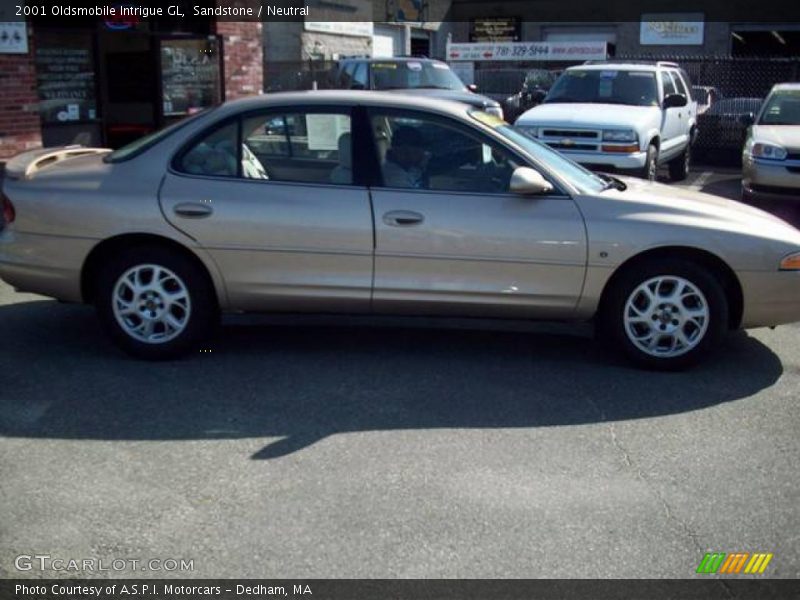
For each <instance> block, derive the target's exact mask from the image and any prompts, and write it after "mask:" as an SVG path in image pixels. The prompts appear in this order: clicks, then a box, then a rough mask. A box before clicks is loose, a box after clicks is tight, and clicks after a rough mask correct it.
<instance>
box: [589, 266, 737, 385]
mask: <svg viewBox="0 0 800 600" xmlns="http://www.w3.org/2000/svg"><path fill="white" fill-rule="evenodd" d="M597 325H598V330H600V331H601V333H602V334H603V337H604V338H605V339H608V340H610V341H611V342H613V344H614V345H615V346H617V348H618V349H620V350H621V351H622V352H623V353H624V354H625V355H627V357H628V358H630V359H631V360H632V361H633V362H634V363H635V364H637V365H639V366H642V367H645V368H650V369H658V370H665V371H674V370H678V369H684V368H686V367H689V366H692V365H694V364H696V363H698V362H699V361H700V360H701V359H704V358H705V357H706V356H707V355H708V354H709V352H710V351H711V350H713V349H714V348H715V347H716V346H717V345H718V344H719V342H720V341H721V340H722V338H723V337H724V335H725V333H726V331H727V328H728V301H727V298H726V297H725V293H724V291H723V289H722V286H721V285H720V283H719V281H717V279H716V278H715V277H714V276H713V274H711V273H710V272H709V271H708V270H706V269H705V268H704V267H702V266H699V265H697V264H695V263H693V262H690V261H686V260H674V259H659V260H652V261H648V262H646V263H642V264H640V265H636V266H634V267H632V268H630V269H628V270H627V271H626V272H624V273H623V274H622V275H621V276H620V277H619V278H618V279H617V281H616V282H615V284H614V287H613V288H611V289H610V290H609V291H608V295H607V296H606V298H605V299H604V301H603V306H602V307H601V310H600V312H599V322H598V323H597Z"/></svg>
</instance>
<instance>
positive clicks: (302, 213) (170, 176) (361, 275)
mask: <svg viewBox="0 0 800 600" xmlns="http://www.w3.org/2000/svg"><path fill="white" fill-rule="evenodd" d="M350 123H351V114H350V109H349V108H348V109H341V108H335V107H328V108H322V107H305V108H304V107H291V108H285V109H274V110H270V111H265V112H256V113H250V114H248V115H246V116H243V117H242V118H241V119H239V118H237V119H234V120H230V121H228V122H227V123H225V124H222V125H219V126H216V127H215V128H213V130H211V131H206V132H204V133H203V134H201V135H199V136H197V138H195V139H194V140H192V141H191V142H190V143H189V144H188V145H187V147H186V148H184V150H183V151H181V152H180V153H179V154H178V155H177V156H176V157H175V160H174V161H173V165H172V168H171V169H170V170H169V172H168V173H167V175H166V177H165V180H164V183H163V186H162V188H161V193H160V200H161V205H162V209H163V211H164V215H165V217H166V218H167V219H168V220H169V222H170V223H172V224H173V225H174V226H175V227H176V228H178V229H180V230H181V231H183V232H185V233H186V234H188V235H190V236H191V237H193V238H194V239H195V240H197V241H198V242H199V243H200V244H201V245H202V246H203V247H204V248H205V249H206V250H207V251H208V252H209V253H210V254H211V256H212V257H213V259H214V261H215V262H216V263H217V265H218V266H219V269H220V271H221V272H222V274H223V277H224V279H225V284H226V286H227V292H228V297H229V300H230V304H231V306H232V307H233V308H236V309H243V310H292V311H301V310H346V311H351V312H353V311H367V310H369V302H370V294H371V284H372V250H373V232H372V214H371V210H370V200H369V193H368V190H367V188H366V187H365V186H363V185H356V184H355V183H354V179H353V175H352V167H351V165H352V156H351V152H352V150H351V144H350V142H349V136H350Z"/></svg>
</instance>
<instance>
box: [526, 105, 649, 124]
mask: <svg viewBox="0 0 800 600" xmlns="http://www.w3.org/2000/svg"><path fill="white" fill-rule="evenodd" d="M658 114H660V110H659V108H658V107H657V106H629V105H626V104H599V103H577V102H575V103H573V102H552V103H546V104H540V105H538V106H536V107H534V108H532V109H530V110H528V111H526V112H524V113H523V114H522V115H521V116H520V117H519V119H517V123H516V124H517V125H530V126H541V125H561V126H567V127H580V128H596V127H602V126H611V127H635V126H636V125H638V124H640V123H646V122H648V121H650V120H652V119H653V117H654V115H655V116H657V115H658Z"/></svg>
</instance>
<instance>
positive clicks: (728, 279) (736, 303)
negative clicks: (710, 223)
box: [598, 246, 744, 329]
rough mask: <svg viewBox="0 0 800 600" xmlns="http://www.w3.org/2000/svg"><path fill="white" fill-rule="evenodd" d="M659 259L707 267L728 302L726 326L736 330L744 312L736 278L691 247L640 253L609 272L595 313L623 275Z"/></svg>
mask: <svg viewBox="0 0 800 600" xmlns="http://www.w3.org/2000/svg"><path fill="white" fill-rule="evenodd" d="M663 258H671V259H676V258H677V259H684V260H689V261H691V262H695V263H698V264H700V265H702V266H703V267H705V268H707V269H708V270H709V271H710V272H711V274H712V275H713V276H714V277H716V278H717V280H718V281H719V283H720V285H721V286H722V289H723V291H724V292H725V297H726V299H727V300H728V310H729V317H728V327H729V328H730V329H738V328H739V326H740V325H741V322H742V315H743V312H744V294H743V292H742V285H741V283H740V282H739V278H738V277H737V276H736V273H735V272H734V270H733V269H732V268H731V267H730V265H728V263H726V262H725V261H724V260H722V259H721V258H720V257H719V256H717V255H716V254H714V253H712V252H709V251H708V250H703V249H701V248H696V247H691V246H661V247H658V248H652V249H649V250H645V251H644V252H640V253H639V254H635V255H634V256H632V257H630V258H628V259H627V260H626V261H625V262H623V263H622V264H621V265H619V266H618V267H617V268H616V269H615V270H614V273H612V275H611V277H609V278H608V280H607V281H606V283H605V286H603V292H602V293H601V295H600V303H599V305H598V308H599V310H598V313H599V312H600V311H601V310H602V308H603V306H604V305H605V302H606V299H607V297H608V293H609V291H610V290H611V289H612V288H613V286H614V284H615V283H616V282H617V281H618V280H619V278H620V276H621V275H622V274H623V273H625V272H626V271H627V270H628V269H630V268H632V267H634V266H638V265H641V264H642V263H644V262H647V261H649V260H654V259H663Z"/></svg>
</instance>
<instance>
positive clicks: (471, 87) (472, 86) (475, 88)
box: [467, 83, 478, 92]
mask: <svg viewBox="0 0 800 600" xmlns="http://www.w3.org/2000/svg"><path fill="white" fill-rule="evenodd" d="M467 89H468V90H469V91H470V92H477V91H478V86H477V85H475V84H474V83H470V84H469V85H468V86H467Z"/></svg>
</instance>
